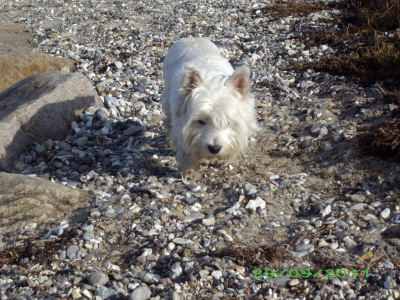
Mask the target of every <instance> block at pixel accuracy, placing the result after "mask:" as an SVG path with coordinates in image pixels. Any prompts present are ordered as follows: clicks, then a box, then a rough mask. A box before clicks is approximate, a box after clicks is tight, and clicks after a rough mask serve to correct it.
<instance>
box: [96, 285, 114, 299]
mask: <svg viewBox="0 0 400 300" xmlns="http://www.w3.org/2000/svg"><path fill="white" fill-rule="evenodd" d="M95 295H96V296H100V297H101V298H102V299H105V300H119V299H120V296H119V293H118V292H117V291H114V290H113V289H109V288H106V287H105V286H102V285H101V286H99V287H98V288H97V289H96V292H95Z"/></svg>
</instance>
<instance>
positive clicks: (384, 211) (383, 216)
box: [379, 208, 390, 219]
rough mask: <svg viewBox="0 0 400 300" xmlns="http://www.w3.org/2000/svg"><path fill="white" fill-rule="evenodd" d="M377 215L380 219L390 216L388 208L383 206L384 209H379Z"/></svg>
mask: <svg viewBox="0 0 400 300" xmlns="http://www.w3.org/2000/svg"><path fill="white" fill-rule="evenodd" d="M379 216H380V217H381V218H382V219H387V218H389V216H390V208H385V209H384V210H382V211H381V213H380V214H379Z"/></svg>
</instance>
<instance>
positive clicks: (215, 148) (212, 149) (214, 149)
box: [208, 145, 222, 154]
mask: <svg viewBox="0 0 400 300" xmlns="http://www.w3.org/2000/svg"><path fill="white" fill-rule="evenodd" d="M221 148H222V147H221V146H218V145H213V146H212V145H208V150H209V151H210V152H211V153H212V154H217V153H218V152H219V151H221Z"/></svg>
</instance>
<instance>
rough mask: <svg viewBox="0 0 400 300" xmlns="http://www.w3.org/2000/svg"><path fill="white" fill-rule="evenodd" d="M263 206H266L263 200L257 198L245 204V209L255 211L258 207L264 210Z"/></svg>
mask: <svg viewBox="0 0 400 300" xmlns="http://www.w3.org/2000/svg"><path fill="white" fill-rule="evenodd" d="M265 206H266V203H265V201H264V200H263V199H261V198H260V197H257V198H256V199H254V200H250V201H249V203H247V205H246V208H247V209H252V210H256V209H257V208H258V207H259V208H261V209H264V208H265Z"/></svg>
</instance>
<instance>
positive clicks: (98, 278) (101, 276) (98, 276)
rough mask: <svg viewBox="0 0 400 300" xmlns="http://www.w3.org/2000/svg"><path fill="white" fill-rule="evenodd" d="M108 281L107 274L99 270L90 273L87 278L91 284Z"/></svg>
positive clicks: (97, 284) (95, 284) (98, 284)
mask: <svg viewBox="0 0 400 300" xmlns="http://www.w3.org/2000/svg"><path fill="white" fill-rule="evenodd" d="M108 281H109V278H108V275H107V274H105V273H103V272H99V271H97V272H93V273H92V274H90V276H89V279H88V283H89V284H90V285H92V286H100V285H105V284H106V283H107V282H108Z"/></svg>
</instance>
